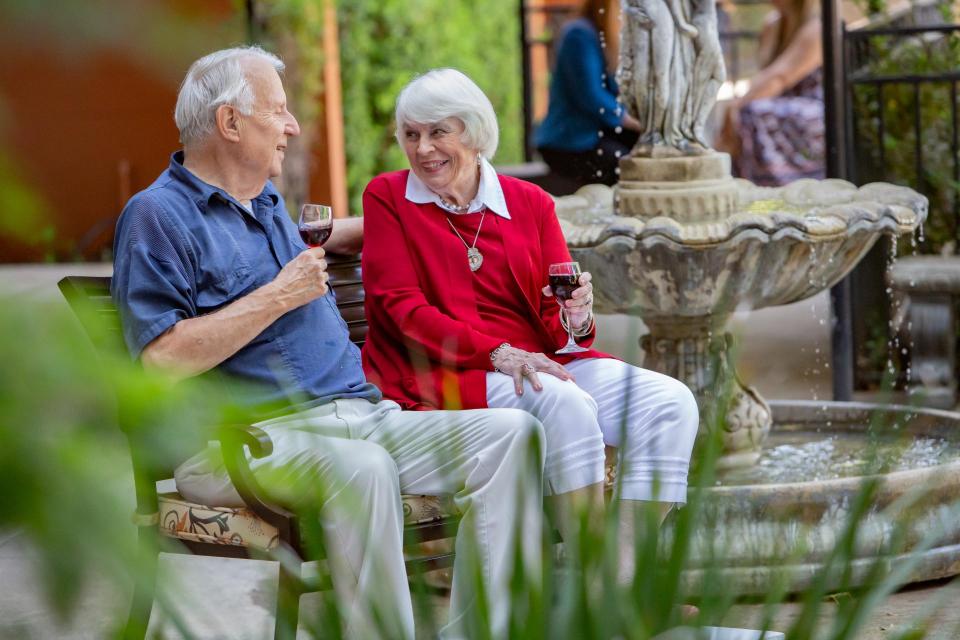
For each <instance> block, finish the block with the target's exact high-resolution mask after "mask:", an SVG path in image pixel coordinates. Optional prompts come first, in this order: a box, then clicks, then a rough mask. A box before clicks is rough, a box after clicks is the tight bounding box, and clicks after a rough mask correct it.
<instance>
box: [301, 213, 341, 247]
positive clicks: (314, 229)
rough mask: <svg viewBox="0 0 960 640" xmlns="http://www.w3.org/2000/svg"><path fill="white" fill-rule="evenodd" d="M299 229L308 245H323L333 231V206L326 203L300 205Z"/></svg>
mask: <svg viewBox="0 0 960 640" xmlns="http://www.w3.org/2000/svg"><path fill="white" fill-rule="evenodd" d="M297 230H298V231H299V232H300V237H301V238H303V241H304V243H306V245H307V246H308V247H311V248H313V247H322V246H323V243H324V242H326V241H327V240H328V239H329V238H330V234H331V233H332V232H333V207H331V206H329V205H325V204H305V205H303V206H302V207H300V222H299V223H298V224H297Z"/></svg>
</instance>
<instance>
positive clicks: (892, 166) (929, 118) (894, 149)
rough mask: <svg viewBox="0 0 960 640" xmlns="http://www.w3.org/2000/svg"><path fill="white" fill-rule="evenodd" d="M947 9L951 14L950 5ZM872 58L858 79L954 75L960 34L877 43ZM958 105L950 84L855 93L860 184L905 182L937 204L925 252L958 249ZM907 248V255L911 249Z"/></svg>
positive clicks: (857, 88)
mask: <svg viewBox="0 0 960 640" xmlns="http://www.w3.org/2000/svg"><path fill="white" fill-rule="evenodd" d="M942 9H944V10H945V11H946V12H947V14H948V16H949V14H950V11H951V9H950V5H944V6H943V7H942ZM870 60H871V62H870V64H869V65H868V66H867V67H866V68H865V69H863V70H859V71H858V73H859V74H861V75H862V74H867V75H869V76H870V77H876V76H903V75H916V76H933V75H937V74H948V73H955V72H956V69H958V68H960V34H958V33H949V34H943V35H939V34H928V35H925V36H922V37H920V36H914V37H906V38H905V37H896V36H875V37H871V38H870ZM917 86H918V87H919V88H918V89H917V88H916V87H917ZM951 100H957V97H956V93H953V94H951V83H950V82H946V81H924V82H921V83H920V84H919V85H914V84H911V83H907V82H891V83H885V84H883V85H882V89H880V88H878V86H877V85H870V84H859V85H854V90H853V95H852V105H851V108H852V110H853V114H854V122H855V128H856V131H855V135H856V136H857V138H856V139H857V140H859V142H860V143H859V144H858V146H857V149H856V150H855V151H854V153H855V162H856V166H857V173H858V175H857V178H858V182H861V183H865V182H872V181H885V182H894V183H898V184H905V185H908V186H910V187H913V188H914V189H916V190H918V191H920V192H921V193H923V194H924V195H926V196H927V197H928V198H929V200H930V215H929V217H928V218H927V222H926V224H925V225H924V234H923V235H924V238H923V241H922V242H921V243H920V247H919V249H920V252H921V253H934V254H935V253H941V252H943V251H947V252H949V253H954V252H955V251H956V237H957V236H956V233H957V231H956V229H957V214H958V213H960V206H958V201H957V197H958V189H960V185H958V184H957V183H956V181H955V179H954V163H955V162H956V161H957V158H956V157H955V156H956V154H955V153H954V152H953V150H952V144H953V135H954V126H955V125H954V123H953V121H952V118H953V117H954V116H953V114H954V113H955V111H954V110H955V109H956V108H957V105H951ZM917 111H919V118H917V119H915V113H916V112H917ZM881 120H882V123H883V124H882V130H881V124H880V123H881ZM881 131H882V132H881ZM918 159H919V161H920V162H918ZM903 244H904V247H902V249H908V248H907V247H906V243H903ZM909 250H910V251H912V250H913V247H909Z"/></svg>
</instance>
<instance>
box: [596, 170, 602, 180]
mask: <svg viewBox="0 0 960 640" xmlns="http://www.w3.org/2000/svg"><path fill="white" fill-rule="evenodd" d="M601 176H603V171H602V170H600V169H597V177H598V178H599V177H601Z"/></svg>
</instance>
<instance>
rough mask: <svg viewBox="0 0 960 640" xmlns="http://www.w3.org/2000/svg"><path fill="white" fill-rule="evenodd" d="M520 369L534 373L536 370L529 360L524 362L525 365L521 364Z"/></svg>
mask: <svg viewBox="0 0 960 640" xmlns="http://www.w3.org/2000/svg"><path fill="white" fill-rule="evenodd" d="M520 369H521V370H522V371H523V372H524V373H533V371H534V369H533V365H531V364H530V363H529V362H524V363H523V366H521V367H520Z"/></svg>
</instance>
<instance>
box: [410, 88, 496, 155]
mask: <svg viewBox="0 0 960 640" xmlns="http://www.w3.org/2000/svg"><path fill="white" fill-rule="evenodd" d="M445 118H458V119H459V120H460V121H461V122H463V126H464V130H463V136H462V137H461V140H462V141H463V143H464V144H465V145H467V147H469V148H471V149H476V150H477V151H479V152H480V153H481V154H482V155H483V156H484V157H485V158H487V159H488V160H489V159H491V158H493V154H495V153H496V152H497V144H499V142H500V129H499V127H498V126H497V114H496V113H494V111H493V105H492V104H490V99H489V98H487V96H486V95H485V94H484V93H483V91H481V90H480V87H478V86H477V85H476V83H475V82H474V81H473V80H471V79H470V78H468V77H467V76H466V75H464V74H463V73H461V72H460V71H457V70H456V69H433V70H432V71H428V72H427V73H425V74H423V75H422V76H417V77H416V78H414V79H413V80H411V81H410V82H409V83H407V86H405V87H404V88H403V91H401V92H400V95H399V96H398V97H397V110H396V120H397V134H396V135H397V141H398V142H399V143H400V144H401V146H402V145H403V129H404V126H405V125H407V124H414V123H416V124H433V123H435V122H439V121H441V120H443V119H445Z"/></svg>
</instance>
